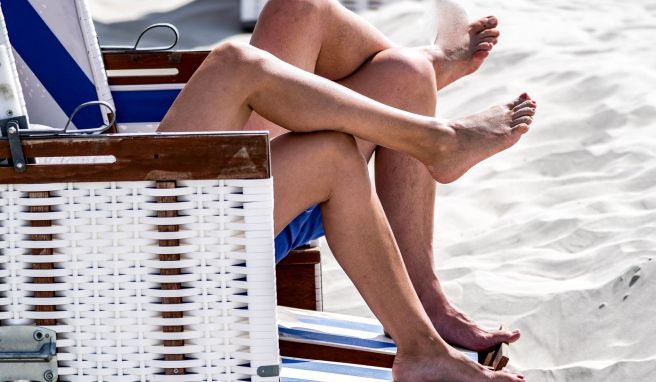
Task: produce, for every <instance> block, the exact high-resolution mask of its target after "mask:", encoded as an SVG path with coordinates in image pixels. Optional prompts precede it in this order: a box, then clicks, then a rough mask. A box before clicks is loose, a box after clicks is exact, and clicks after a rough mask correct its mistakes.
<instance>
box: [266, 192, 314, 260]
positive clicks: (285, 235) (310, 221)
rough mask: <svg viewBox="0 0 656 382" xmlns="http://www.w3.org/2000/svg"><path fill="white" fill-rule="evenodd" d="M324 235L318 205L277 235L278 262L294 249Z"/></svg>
mask: <svg viewBox="0 0 656 382" xmlns="http://www.w3.org/2000/svg"><path fill="white" fill-rule="evenodd" d="M324 235H325V233H324V232H323V222H322V221H321V207H320V206H319V205H316V206H314V207H311V208H308V209H307V210H305V211H303V213H301V214H300V215H298V216H297V217H296V218H295V219H294V220H292V222H291V223H289V225H287V227H285V228H284V229H283V230H282V231H281V232H280V233H279V234H278V236H276V264H278V263H279V262H280V260H282V259H284V258H285V256H287V254H289V251H291V250H292V249H294V248H297V247H300V246H302V245H305V244H307V243H309V242H310V241H312V240H315V239H318V238H320V237H322V236H324Z"/></svg>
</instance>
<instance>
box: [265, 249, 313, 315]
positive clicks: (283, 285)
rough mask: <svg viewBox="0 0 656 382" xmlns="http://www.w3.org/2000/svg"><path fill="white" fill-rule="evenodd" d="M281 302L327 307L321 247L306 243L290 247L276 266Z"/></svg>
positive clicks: (279, 301) (287, 304)
mask: <svg viewBox="0 0 656 382" xmlns="http://www.w3.org/2000/svg"><path fill="white" fill-rule="evenodd" d="M276 290H277V296H278V305H281V306H288V307H291V308H299V309H307V310H315V311H321V310H323V292H322V278H321V251H320V250H319V248H317V247H309V246H307V247H303V248H299V249H295V250H293V251H290V252H289V254H288V255H287V257H285V258H284V259H283V260H282V261H281V262H280V263H279V264H278V265H277V266H276Z"/></svg>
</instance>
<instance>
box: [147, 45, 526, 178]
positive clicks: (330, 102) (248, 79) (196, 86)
mask: <svg viewBox="0 0 656 382" xmlns="http://www.w3.org/2000/svg"><path fill="white" fill-rule="evenodd" d="M534 110H535V106H534V104H533V103H532V101H531V100H530V99H529V97H528V95H526V94H524V95H522V96H520V97H519V98H518V99H517V100H515V101H513V102H510V103H508V104H505V105H499V106H495V107H492V108H490V109H488V110H486V111H484V112H481V113H478V114H475V115H472V116H470V117H467V118H463V119H460V120H457V121H439V120H437V119H436V118H434V117H427V116H421V115H418V114H413V113H409V112H406V111H402V110H399V109H395V108H393V107H390V106H387V105H384V104H382V103H380V102H377V101H374V100H372V99H370V98H367V97H365V96H363V95H361V94H359V93H357V92H355V91H353V90H350V89H348V88H346V87H344V86H341V85H339V84H336V83H334V82H332V81H329V80H327V79H325V78H322V77H318V76H315V75H313V74H310V73H307V72H305V71H303V70H301V69H299V68H297V67H295V66H292V65H290V64H287V63H285V62H283V61H281V60H279V59H277V58H276V57H274V56H272V55H271V54H269V53H267V52H264V51H262V50H260V49H257V48H254V47H252V46H249V45H241V44H234V43H224V44H222V45H221V46H219V47H218V48H217V49H215V51H214V52H213V53H212V54H210V55H209V57H208V58H207V59H206V60H205V62H203V64H202V65H201V67H200V68H199V69H198V71H196V73H195V74H194V75H193V76H192V78H191V79H190V81H189V83H188V84H187V85H186V86H185V88H184V89H183V90H182V92H181V93H180V95H179V96H178V98H177V99H176V101H175V102H174V104H173V105H172V107H171V109H170V110H169V112H168V113H167V115H166V116H165V117H164V120H163V121H162V123H161V125H160V131H171V130H173V131H175V130H177V129H179V126H180V125H186V124H189V123H190V122H189V121H190V120H189V116H190V115H193V116H194V126H193V129H195V130H216V129H223V130H228V129H231V128H233V127H234V128H238V127H239V126H244V124H245V123H246V121H247V120H248V118H249V116H250V113H251V112H252V111H255V112H257V113H258V114H260V115H261V116H263V117H265V118H266V119H267V120H269V121H273V122H274V123H276V124H278V125H281V126H285V127H286V128H287V129H290V130H292V131H295V132H314V131H324V130H333V131H339V132H344V133H347V134H351V135H353V136H355V137H358V138H360V139H363V140H366V141H368V142H373V143H375V144H376V145H379V146H383V147H387V148H389V149H392V150H395V151H399V152H402V153H405V154H408V155H410V156H412V157H413V158H416V159H418V160H419V161H420V162H421V163H423V164H424V165H425V166H426V167H427V168H428V170H429V171H430V173H431V176H432V177H433V178H434V179H435V180H437V181H439V182H442V183H448V182H452V181H455V180H456V179H458V178H459V177H460V176H462V175H463V174H464V173H465V172H467V171H468V170H469V168H471V167H472V166H474V165H475V164H477V163H478V162H480V161H482V160H484V159H486V158H488V157H490V156H492V155H494V154H496V153H498V152H500V151H503V150H505V149H507V148H509V147H511V146H512V145H514V144H515V143H517V141H518V140H519V139H520V138H521V136H522V135H523V134H525V133H526V132H528V129H529V124H530V123H532V116H533V114H534V113H535V111H534Z"/></svg>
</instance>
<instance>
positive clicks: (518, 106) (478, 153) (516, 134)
mask: <svg viewBox="0 0 656 382" xmlns="http://www.w3.org/2000/svg"><path fill="white" fill-rule="evenodd" d="M535 108H536V103H535V101H533V100H531V98H530V97H529V96H528V94H526V93H524V94H522V95H521V96H520V97H519V98H517V99H516V100H515V101H513V102H511V103H509V104H507V105H498V106H493V107H491V108H489V109H487V110H485V111H483V112H481V113H478V114H474V115H471V116H469V117H466V118H463V119H460V120H455V121H450V122H447V124H446V125H447V126H446V127H447V128H448V129H449V130H450V131H451V139H450V141H449V142H447V140H446V139H445V138H444V135H443V131H442V132H440V133H439V138H437V139H438V143H437V144H435V145H434V146H433V147H434V148H433V154H432V158H431V159H429V160H426V161H423V163H425V164H426V167H427V168H428V170H429V171H430V173H431V175H432V176H433V178H434V179H435V180H437V181H438V182H440V183H451V182H453V181H455V180H456V179H458V178H460V177H461V176H462V175H464V174H465V173H466V172H467V171H468V170H469V169H470V168H472V167H473V166H474V165H476V164H477V163H479V162H481V161H482V160H484V159H487V158H489V157H491V156H492V155H494V154H496V153H499V152H501V151H503V150H505V149H507V148H509V147H511V146H512V145H514V144H515V143H517V141H518V140H519V138H521V136H522V135H524V134H525V133H527V132H528V129H529V126H530V125H531V123H532V122H533V116H534V115H535ZM435 147H439V150H437V151H436V150H435Z"/></svg>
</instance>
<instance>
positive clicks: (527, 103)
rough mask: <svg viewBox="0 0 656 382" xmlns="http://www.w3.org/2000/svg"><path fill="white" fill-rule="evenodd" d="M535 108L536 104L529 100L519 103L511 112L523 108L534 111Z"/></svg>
mask: <svg viewBox="0 0 656 382" xmlns="http://www.w3.org/2000/svg"><path fill="white" fill-rule="evenodd" d="M536 106H537V103H536V102H535V101H533V100H532V99H531V100H528V101H524V102H522V103H520V104H519V105H517V106H515V107H513V111H518V110H520V109H524V108H527V107H530V108H533V109H535V107H536Z"/></svg>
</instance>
